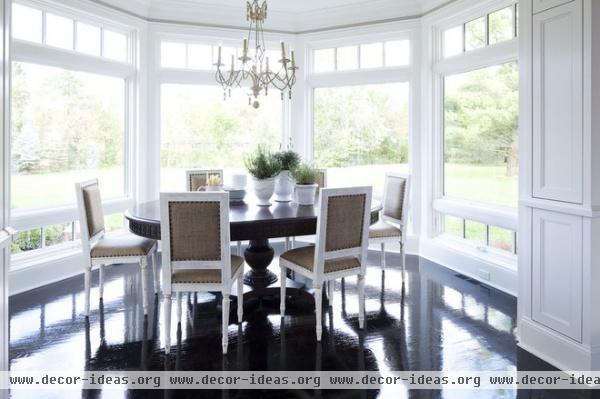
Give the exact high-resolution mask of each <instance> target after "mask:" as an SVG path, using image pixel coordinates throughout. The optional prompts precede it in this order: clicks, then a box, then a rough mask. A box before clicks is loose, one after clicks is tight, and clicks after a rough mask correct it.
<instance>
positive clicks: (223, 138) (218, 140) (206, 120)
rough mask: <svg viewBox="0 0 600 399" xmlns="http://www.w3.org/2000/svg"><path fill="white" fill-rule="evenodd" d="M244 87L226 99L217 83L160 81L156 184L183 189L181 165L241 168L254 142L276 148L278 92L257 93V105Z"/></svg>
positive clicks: (279, 112) (279, 111)
mask: <svg viewBox="0 0 600 399" xmlns="http://www.w3.org/2000/svg"><path fill="white" fill-rule="evenodd" d="M244 94H245V92H243V91H241V90H239V91H236V92H234V93H232V95H231V98H228V99H227V102H224V100H223V90H222V89H221V88H220V87H218V86H200V85H178V84H163V85H162V86H161V190H185V170H187V169H192V168H224V169H226V175H225V179H226V180H227V177H228V175H229V173H230V172H231V170H236V169H240V170H241V169H243V168H244V157H245V155H246V154H247V153H248V152H250V151H253V150H254V148H255V147H256V146H257V145H259V144H264V145H267V146H269V147H270V148H271V149H273V150H277V149H279V146H280V143H281V136H282V133H281V130H282V126H283V123H282V111H283V105H282V101H281V99H280V96H279V94H278V93H270V94H269V95H268V96H267V97H264V96H263V97H261V98H260V99H259V101H260V108H259V109H258V110H256V109H254V108H252V107H251V106H249V105H248V99H247V97H246V96H244Z"/></svg>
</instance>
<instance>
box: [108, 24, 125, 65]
mask: <svg viewBox="0 0 600 399" xmlns="http://www.w3.org/2000/svg"><path fill="white" fill-rule="evenodd" d="M103 33H104V40H103V43H104V47H103V49H102V51H103V52H102V54H103V55H104V56H105V57H106V58H110V59H111V60H115V61H123V62H125V61H127V36H125V35H124V34H122V33H118V32H113V31H110V30H104V31H103Z"/></svg>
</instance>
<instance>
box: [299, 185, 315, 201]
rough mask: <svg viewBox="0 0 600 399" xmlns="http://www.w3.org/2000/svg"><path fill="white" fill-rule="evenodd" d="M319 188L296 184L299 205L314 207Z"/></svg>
mask: <svg viewBox="0 0 600 399" xmlns="http://www.w3.org/2000/svg"><path fill="white" fill-rule="evenodd" d="M318 187H319V186H318V185H316V184H296V198H297V199H298V205H314V204H315V197H316V195H317V188H318Z"/></svg>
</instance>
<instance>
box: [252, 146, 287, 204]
mask: <svg viewBox="0 0 600 399" xmlns="http://www.w3.org/2000/svg"><path fill="white" fill-rule="evenodd" d="M244 163H245V164H246V169H248V173H250V175H251V176H252V181H253V183H254V194H255V196H256V198H257V199H258V205H260V206H269V205H271V202H270V200H271V197H272V196H273V192H274V191H275V177H276V176H277V175H278V174H279V172H280V171H281V163H280V162H279V160H278V159H277V157H276V156H275V155H274V154H273V153H272V152H270V151H269V150H268V149H266V148H265V147H264V146H258V147H257V148H256V150H255V151H254V153H252V154H250V155H249V156H247V157H246V159H245V161H244Z"/></svg>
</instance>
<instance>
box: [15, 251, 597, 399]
mask: <svg viewBox="0 0 600 399" xmlns="http://www.w3.org/2000/svg"><path fill="white" fill-rule="evenodd" d="M276 250H281V248H280V247H279V248H276ZM274 264H277V260H275V262H274ZM370 264H371V265H372V266H370V268H369V272H368V275H367V283H366V297H367V299H366V312H367V315H366V319H367V327H366V329H365V330H364V331H361V330H359V328H358V318H357V312H358V300H357V287H356V279H355V278H350V279H346V280H345V281H344V282H341V281H338V282H336V284H335V297H334V302H333V307H332V308H329V309H328V310H327V311H326V312H325V313H324V318H325V321H324V325H323V327H324V332H323V341H322V343H321V344H317V342H316V340H315V333H314V323H315V321H314V313H313V312H312V311H310V310H309V311H307V310H306V309H294V307H293V306H290V305H288V315H287V316H286V317H285V319H283V323H282V322H281V318H280V316H279V305H278V302H275V303H269V301H265V302H264V304H263V306H261V307H258V308H255V309H254V310H252V311H247V312H246V314H245V315H244V323H243V324H242V325H238V324H236V323H234V322H233V320H234V318H233V317H232V323H231V324H230V325H229V339H230V343H229V353H228V355H227V356H222V355H221V352H220V351H221V345H220V340H221V322H220V301H218V300H216V298H215V297H214V296H213V295H210V294H198V295H197V296H196V295H193V294H192V295H191V296H190V297H188V298H187V300H186V302H187V306H186V307H184V317H183V321H182V326H181V330H180V331H178V329H177V326H176V321H175V320H176V319H175V318H174V322H173V323H172V335H171V336H172V337H173V338H172V339H173V342H172V344H173V345H174V347H173V349H172V351H171V355H170V356H169V357H165V354H164V349H163V347H164V343H163V338H164V334H163V331H164V328H163V326H162V317H161V314H160V313H161V309H160V306H159V305H160V302H159V299H156V300H155V301H153V306H152V307H151V311H150V314H149V316H148V317H147V318H144V316H143V312H142V309H141V282H140V275H139V272H138V267H137V266H136V265H124V266H114V267H109V268H107V270H106V283H105V294H104V301H103V304H99V300H98V289H97V284H96V283H97V273H96V274H95V275H94V284H95V285H94V288H93V290H92V301H91V303H92V312H91V315H90V319H89V322H88V321H86V319H85V317H84V316H83V314H82V312H83V305H84V298H83V277H75V278H72V279H69V280H66V281H62V282H59V283H56V284H52V285H49V286H46V287H43V288H40V289H36V290H34V291H30V292H27V293H24V294H20V295H16V296H14V297H11V299H10V317H11V327H10V336H11V339H10V357H11V369H12V370H82V369H87V370H221V369H227V370H313V369H315V368H320V369H322V370H336V371H337V370H452V371H457V370H480V371H491V370H514V369H515V368H519V369H529V370H552V368H551V367H550V366H549V365H548V364H546V363H544V362H542V361H541V360H540V359H537V358H535V357H534V356H532V355H530V354H528V353H527V352H525V351H522V350H520V349H518V348H517V345H516V340H515V329H516V304H517V303H516V299H515V298H513V297H511V296H509V295H506V294H504V293H501V292H499V291H497V290H495V289H492V288H489V287H486V286H484V285H481V284H480V283H478V282H476V281H474V280H471V279H469V278H465V277H464V276H461V275H458V274H456V273H454V272H451V271H450V270H448V269H445V268H443V267H440V266H438V265H436V264H433V263H431V262H429V261H426V260H423V259H419V258H416V257H408V265H407V274H406V281H405V284H403V283H402V276H401V272H400V269H399V266H397V265H399V257H398V256H397V255H394V254H388V265H389V266H388V268H387V269H386V270H385V271H382V270H380V268H379V266H377V265H378V264H379V255H378V253H377V252H373V253H371V254H370ZM325 304H326V302H325ZM232 305H233V304H232ZM173 306H174V307H175V301H174V302H173ZM232 309H233V312H235V306H232ZM173 312H174V313H173V315H175V309H174V311H173ZM592 395H593V392H584V391H576V392H565V391H548V392H544V391H520V392H517V391H514V390H513V391H511V390H503V391H452V390H449V391H410V392H404V397H408V398H517V397H518V398H555V397H556V398H559V397H560V398H565V397H574V398H575V397H592ZM12 397H14V398H54V397H57V398H75V397H77V398H88V397H89V398H100V397H102V398H138V397H139V398H154V397H161V398H162V397H173V398H179V397H181V398H196V397H198V398H209V397H218V398H221V397H230V398H246V397H260V398H263V397H264V398H275V397H286V398H287V397H298V398H309V397H335V398H338V397H340V398H342V397H344V398H345V397H350V398H354V397H357V398H375V397H378V398H388V397H390V398H393V399H398V393H393V394H392V393H390V392H386V390H385V389H381V390H371V391H322V392H319V391H287V392H284V391H233V390H232V391H216V392H207V391H189V392H186V391H173V392H162V391H122V392H120V391H107V392H102V391H98V390H93V391H83V392H73V391H70V392H60V393H58V392H51V391H48V392H44V391H14V392H13V393H12Z"/></svg>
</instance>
